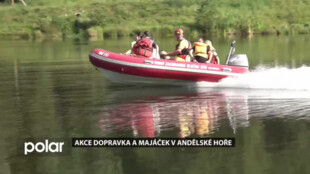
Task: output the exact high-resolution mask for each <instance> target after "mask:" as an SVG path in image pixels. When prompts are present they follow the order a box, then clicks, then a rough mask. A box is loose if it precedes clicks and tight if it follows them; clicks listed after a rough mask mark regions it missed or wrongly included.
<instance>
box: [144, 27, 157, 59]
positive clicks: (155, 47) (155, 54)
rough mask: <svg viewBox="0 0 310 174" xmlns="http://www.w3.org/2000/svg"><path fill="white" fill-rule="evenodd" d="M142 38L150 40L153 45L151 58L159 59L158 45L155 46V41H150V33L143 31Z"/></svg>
mask: <svg viewBox="0 0 310 174" xmlns="http://www.w3.org/2000/svg"><path fill="white" fill-rule="evenodd" d="M143 38H147V39H150V40H152V41H153V44H152V47H153V55H152V57H151V58H153V59H160V56H159V47H158V45H157V44H156V42H155V40H154V39H151V33H150V32H149V31H145V32H144V33H143Z"/></svg>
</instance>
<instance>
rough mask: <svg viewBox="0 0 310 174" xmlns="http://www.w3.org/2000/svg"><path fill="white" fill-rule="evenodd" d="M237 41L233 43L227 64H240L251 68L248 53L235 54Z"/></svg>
mask: <svg viewBox="0 0 310 174" xmlns="http://www.w3.org/2000/svg"><path fill="white" fill-rule="evenodd" d="M235 44H236V41H233V42H232V43H231V47H230V51H229V53H228V56H227V59H226V65H228V66H240V67H244V68H247V69H248V68H249V61H248V57H247V56H246V54H234V52H235Z"/></svg>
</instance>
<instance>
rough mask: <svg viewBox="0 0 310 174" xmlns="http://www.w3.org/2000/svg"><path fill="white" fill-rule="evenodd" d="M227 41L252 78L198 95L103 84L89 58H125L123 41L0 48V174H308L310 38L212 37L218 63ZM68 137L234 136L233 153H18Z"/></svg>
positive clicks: (205, 87)
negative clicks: (33, 143) (104, 54)
mask: <svg viewBox="0 0 310 174" xmlns="http://www.w3.org/2000/svg"><path fill="white" fill-rule="evenodd" d="M233 39H235V40H236V41H237V47H236V53H245V54H247V55H248V57H249V62H250V68H251V73H249V74H248V75H246V76H243V77H241V78H237V79H236V78H234V79H230V78H228V79H225V80H224V81H222V82H220V83H219V84H215V85H210V84H206V83H199V84H198V87H196V88H193V87H173V86H171V87H169V86H153V87H150V86H148V87H145V86H126V85H118V84H113V83H111V82H109V81H107V80H106V79H105V78H104V77H103V75H102V74H101V72H99V71H96V70H95V68H93V66H92V65H91V64H90V62H89V60H88V54H89V52H90V51H91V50H92V49H94V48H105V49H107V50H109V51H114V52H126V51H127V50H128V49H129V45H130V42H131V39H130V38H124V39H119V40H115V39H114V40H104V41H72V40H66V41H40V42H35V41H3V40H2V41H0V60H1V62H0V73H1V74H0V83H1V85H0V91H1V93H0V132H1V134H0V171H1V172H0V173H6V174H10V173H12V174H15V173H23V174H28V173H29V174H30V173H31V174H36V173H53V174H54V173H55V174H56V173H57V174H58V173H68V174H69V173H72V174H76V173H81V174H82V173H111V174H112V173H113V174H114V173H126V174H131V173H132V174H137V173H154V174H155V173H169V174H170V173H191V174H192V173H231V174H234V173H236V174H237V173H238V174H240V173H246V174H252V173H294V174H295V173H310V166H309V165H308V163H309V162H308V159H309V158H310V149H309V147H310V82H309V77H308V76H309V74H310V49H309V40H310V36H285V37H284V36H282V37H276V36H269V37H254V38H221V39H219V38H212V41H213V44H214V46H215V47H216V48H217V51H218V54H219V56H220V58H221V62H224V61H225V56H226V55H227V53H228V51H229V47H230V43H231V41H232V40H233ZM156 42H157V43H158V44H159V46H160V48H161V49H163V50H166V51H172V50H173V48H174V45H175V40H174V39H173V38H169V39H157V40H156ZM73 137H174V138H177V137H179V138H180V137H233V138H235V140H236V147H234V148H188V147H187V148H73V149H71V152H70V154H69V155H60V156H57V155H55V156H49V155H43V156H25V155H24V154H23V153H20V151H22V150H23V149H22V148H23V147H21V146H20V142H23V141H24V140H26V139H27V138H32V139H42V138H48V139H53V138H66V139H71V138H73Z"/></svg>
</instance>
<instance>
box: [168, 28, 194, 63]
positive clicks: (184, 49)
mask: <svg viewBox="0 0 310 174" xmlns="http://www.w3.org/2000/svg"><path fill="white" fill-rule="evenodd" d="M183 34H184V32H183V30H182V29H181V28H178V29H176V30H175V32H174V36H175V38H176V40H177V41H178V42H179V43H178V44H177V45H176V51H174V52H171V53H167V54H166V55H165V56H174V58H172V59H174V60H176V61H183V62H190V61H191V58H190V55H189V52H190V50H191V48H192V44H191V43H190V42H189V41H188V40H186V39H185V38H184V36H183Z"/></svg>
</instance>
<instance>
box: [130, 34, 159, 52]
mask: <svg viewBox="0 0 310 174" xmlns="http://www.w3.org/2000/svg"><path fill="white" fill-rule="evenodd" d="M150 35H151V34H150V32H148V31H145V32H144V35H143V37H142V38H141V39H139V40H138V41H137V42H136V43H135V44H134V46H133V48H132V52H133V55H134V56H140V57H146V58H154V56H155V55H154V56H153V51H154V49H155V50H157V49H158V46H157V44H156V43H155V42H154V41H153V40H152V39H151V38H150Z"/></svg>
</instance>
